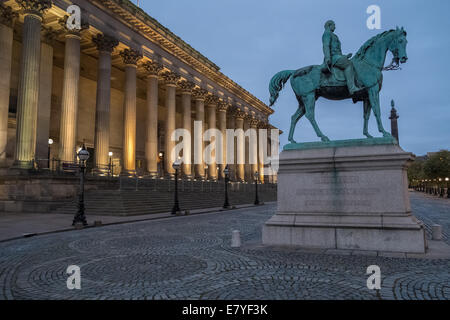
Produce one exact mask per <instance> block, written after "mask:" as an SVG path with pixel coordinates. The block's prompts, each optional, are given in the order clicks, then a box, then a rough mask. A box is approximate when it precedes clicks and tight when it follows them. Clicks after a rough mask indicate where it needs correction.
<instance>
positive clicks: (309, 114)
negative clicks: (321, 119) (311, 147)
mask: <svg viewBox="0 0 450 320" xmlns="http://www.w3.org/2000/svg"><path fill="white" fill-rule="evenodd" d="M302 100H303V104H304V105H305V108H306V118H308V120H309V122H311V125H312V126H313V128H314V131H315V132H316V134H317V136H318V137H319V138H320V139H322V141H324V142H327V141H330V139H328V137H327V136H326V135H324V134H323V133H322V131H320V129H319V126H318V125H317V122H316V119H315V117H314V108H315V105H316V98H315V96H314V93H311V94H308V95H307V96H302Z"/></svg>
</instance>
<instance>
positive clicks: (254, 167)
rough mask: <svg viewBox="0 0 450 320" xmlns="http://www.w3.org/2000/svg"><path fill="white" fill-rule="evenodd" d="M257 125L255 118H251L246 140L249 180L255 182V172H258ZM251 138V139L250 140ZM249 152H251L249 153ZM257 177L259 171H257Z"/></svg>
mask: <svg viewBox="0 0 450 320" xmlns="http://www.w3.org/2000/svg"><path fill="white" fill-rule="evenodd" d="M258 123H259V121H258V120H257V119H256V118H254V117H253V118H252V119H250V121H249V124H250V129H251V132H250V135H251V136H250V138H249V140H248V149H249V167H250V180H249V181H255V172H257V171H258V132H257V130H258ZM252 138H253V139H252ZM250 151H251V152H250ZM258 175H259V171H258Z"/></svg>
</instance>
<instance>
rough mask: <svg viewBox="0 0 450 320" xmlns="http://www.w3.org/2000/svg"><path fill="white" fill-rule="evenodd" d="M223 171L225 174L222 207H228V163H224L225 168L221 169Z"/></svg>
mask: <svg viewBox="0 0 450 320" xmlns="http://www.w3.org/2000/svg"><path fill="white" fill-rule="evenodd" d="M223 173H224V174H225V179H224V181H225V202H224V203H223V208H224V209H229V208H230V203H229V202H228V174H229V173H230V170H229V169H228V165H226V166H225V169H223Z"/></svg>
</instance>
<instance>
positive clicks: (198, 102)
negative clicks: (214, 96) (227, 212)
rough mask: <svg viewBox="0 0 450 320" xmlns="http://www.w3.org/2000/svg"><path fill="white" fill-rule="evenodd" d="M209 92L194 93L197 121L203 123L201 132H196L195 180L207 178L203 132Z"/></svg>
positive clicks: (195, 91) (202, 90)
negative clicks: (206, 100)
mask: <svg viewBox="0 0 450 320" xmlns="http://www.w3.org/2000/svg"><path fill="white" fill-rule="evenodd" d="M207 94H208V91H206V90H204V89H195V90H194V91H193V98H194V100H195V120H196V121H201V124H202V130H201V132H197V133H196V132H194V161H195V159H197V161H198V163H195V164H194V171H195V178H197V179H204V178H205V166H204V162H203V132H204V128H205V126H204V123H205V98H206V96H207Z"/></svg>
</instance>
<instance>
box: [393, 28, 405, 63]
mask: <svg viewBox="0 0 450 320" xmlns="http://www.w3.org/2000/svg"><path fill="white" fill-rule="evenodd" d="M407 43H408V40H406V31H405V30H404V29H403V27H402V28H401V29H400V28H399V27H397V28H396V30H395V33H394V38H393V39H392V41H391V43H390V44H389V46H388V49H389V51H390V52H392V54H393V55H394V61H395V62H396V63H397V64H398V63H399V62H400V63H405V62H406V61H407V60H408V55H407V54H406V44H407Z"/></svg>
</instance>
